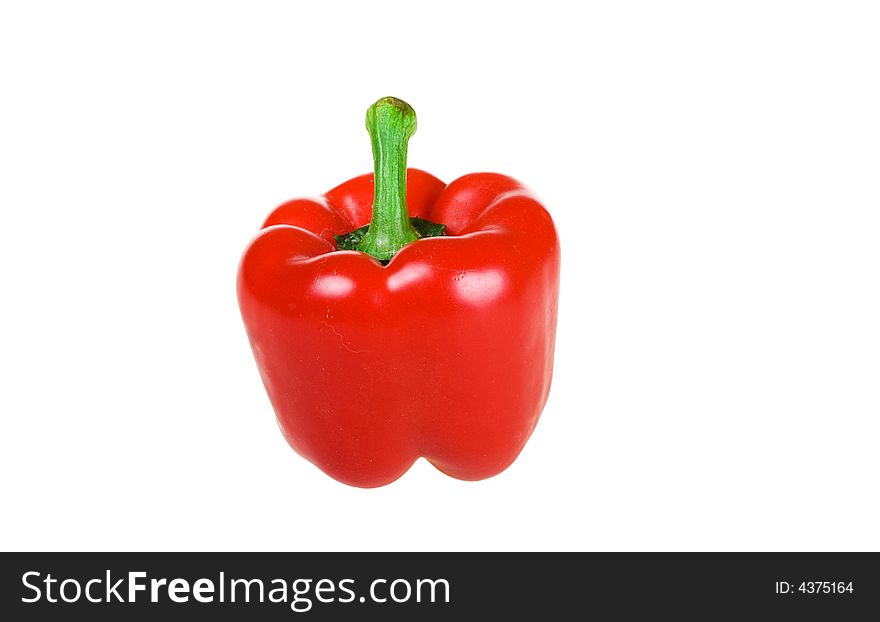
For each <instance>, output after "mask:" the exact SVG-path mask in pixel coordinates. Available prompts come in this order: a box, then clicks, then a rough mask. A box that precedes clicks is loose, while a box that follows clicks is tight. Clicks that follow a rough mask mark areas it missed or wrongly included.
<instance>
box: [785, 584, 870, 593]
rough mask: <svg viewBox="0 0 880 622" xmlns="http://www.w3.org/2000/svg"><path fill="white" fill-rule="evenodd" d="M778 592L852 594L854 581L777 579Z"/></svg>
mask: <svg viewBox="0 0 880 622" xmlns="http://www.w3.org/2000/svg"><path fill="white" fill-rule="evenodd" d="M776 593H777V594H852V593H853V582H852V581H801V582H797V581H777V582H776Z"/></svg>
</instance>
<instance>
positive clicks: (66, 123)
mask: <svg viewBox="0 0 880 622" xmlns="http://www.w3.org/2000/svg"><path fill="white" fill-rule="evenodd" d="M661 4H662V6H661ZM878 17H880V16H878V9H877V8H876V4H872V3H869V2H866V3H847V2H826V3H819V2H736V3H734V2H730V3H717V2H716V3H704V2H675V3H654V2H643V3H635V2H614V3H612V2H608V3H573V2H564V3H562V2H549V1H544V2H538V3H534V2H530V3H522V4H520V3H515V2H493V3H489V2H474V1H470V2H463V3H457V2H446V3H443V4H437V5H434V6H432V7H430V8H428V5H427V4H422V3H416V2H395V1H392V0H382V2H372V3H354V2H352V3H338V2H336V3H334V2H320V3H319V2H315V3H308V7H306V3H293V2H282V3H269V2H257V3H243V2H242V3H237V4H231V3H217V2H212V3H207V2H206V3H195V2H153V3H141V4H140V6H139V7H134V6H132V5H131V3H126V4H125V5H123V4H122V3H112V2H106V3H95V2H83V3H57V4H46V3H24V2H21V3H4V5H3V8H2V10H0V71H2V74H0V81H2V82H0V90H2V97H0V112H2V114H0V214H2V217H0V218H2V221H0V261H2V263H0V266H2V267H0V269H2V290H0V291H2V305H0V314H2V322H0V331H2V332H0V357H2V358H0V363H2V389H0V413H2V424H0V425H2V429H0V444H2V447H0V468H2V475H0V477H2V488H0V498H2V506H3V508H2V512H0V521H2V529H0V548H3V549H110V550H113V549H137V550H142V549H143V550H168V549H196V550H200V549H223V550H236V549H293V550H305V549H318V550H326V549H333V550H337V549H339V550H361V549H366V550H380V549H392V550H414V549H415V550H470V549H479V550H483V549H488V550H496V549H498V550H520V549H526V550H531V549H564V550H581V549H586V550H605V549H610V550H634V549H647V550H668V549H685V550H707V549H712V550H716V549H720V550H800V549H804V550H814V549H819V550H825V549H832V550H836V549H845V550H850V549H851V550H862V549H870V550H877V549H880V530H878V529H877V525H878V524H880V501H878V494H877V489H878V473H880V454H878V445H880V443H878V441H880V423H878V421H880V321H878V320H880V243H878V242H880V177H878V173H880V79H878V76H880V36H878V32H880V19H878ZM392 94H393V95H396V96H398V97H401V98H404V99H406V100H407V101H409V102H410V103H411V104H413V106H414V107H415V108H416V110H417V112H418V114H419V131H418V133H417V134H416V136H415V137H414V139H413V141H412V143H411V146H410V163H411V165H413V166H417V167H420V168H424V169H426V170H429V171H431V172H433V173H434V174H436V175H438V176H439V177H441V178H443V179H445V180H452V179H454V178H455V177H458V176H459V175H462V174H465V173H468V172H472V171H479V170H496V171H501V172H505V173H508V174H510V175H512V176H515V177H518V178H520V179H521V180H523V181H525V182H526V183H527V184H529V185H530V186H532V187H533V188H534V189H535V190H536V191H537V192H538V193H539V195H540V196H541V197H542V198H543V199H544V200H545V202H546V205H547V206H548V209H549V210H550V212H551V213H552V215H553V217H554V219H555V220H556V223H557V226H558V228H559V230H560V233H561V236H562V246H563V275H562V298H561V305H560V320H559V334H558V350H557V351H558V353H557V359H556V364H557V372H556V376H555V380H554V385H553V390H552V392H551V397H550V401H549V403H548V405H547V407H546V409H545V411H544V414H543V417H542V419H541V422H540V424H539V426H538V428H537V430H536V431H535V434H534V436H533V437H532V439H531V441H530V442H529V444H528V445H527V446H526V449H525V451H524V452H523V454H522V455H521V457H520V458H519V459H518V460H517V462H516V463H515V464H514V465H513V466H512V467H511V468H510V469H508V470H507V471H506V472H504V473H503V474H502V475H500V476H498V477H496V478H493V479H491V480H487V481H484V482H480V483H464V482H460V481H457V480H454V479H450V478H448V477H446V476H444V475H442V474H440V473H439V472H437V471H435V470H434V469H433V468H432V467H431V466H430V465H428V464H427V463H425V462H423V461H422V462H419V463H417V464H416V465H415V466H414V467H413V468H412V469H411V471H410V472H409V473H407V474H406V475H405V476H404V477H403V478H402V479H400V480H399V481H398V482H396V483H394V484H393V485H390V486H388V487H386V488H382V489H377V490H360V489H355V488H349V487H346V486H344V485H341V484H339V483H337V482H335V481H333V480H331V479H330V478H329V477H327V476H325V475H324V474H323V473H321V472H320V471H319V470H317V469H316V468H315V467H314V466H312V465H311V464H310V463H308V462H307V461H305V460H304V459H302V458H300V457H299V456H298V455H296V454H295V453H294V452H293V451H292V450H290V449H289V448H288V446H287V445H286V443H285V442H284V440H283V439H282V437H281V435H280V434H279V432H278V429H277V426H276V424H275V421H274V417H273V413H272V410H271V407H270V404H269V402H268V399H267V397H266V395H265V392H264V390H263V388H262V385H261V383H260V380H259V376H258V374H257V371H256V367H255V365H254V362H253V359H252V356H251V353H250V350H249V347H248V344H247V340H246V337H245V334H244V329H243V327H242V323H241V319H240V317H239V315H238V308H237V303H236V299H235V287H234V283H235V272H236V267H237V262H238V259H239V255H240V253H241V251H242V250H243V248H244V246H245V244H246V243H247V241H248V240H249V239H250V237H251V236H252V235H253V234H254V233H255V232H256V229H257V227H258V226H259V224H260V222H261V220H262V219H263V218H264V217H265V216H266V215H267V214H268V212H269V211H270V210H271V209H272V208H273V207H275V206H276V205H277V204H278V203H280V202H282V201H283V200H286V199H288V198H291V197H294V196H298V195H309V194H318V193H321V192H324V191H326V190H327V189H329V188H331V187H332V186H335V185H336V184H338V183H340V182H342V181H344V180H345V179H347V178H349V177H352V176H355V175H357V174H360V173H363V172H366V171H368V170H369V169H370V167H371V165H372V161H371V156H370V150H369V149H370V146H369V140H368V137H367V134H366V131H365V129H364V125H363V123H364V122H363V115H364V111H365V110H366V107H367V106H368V105H369V104H370V103H372V102H373V101H374V100H375V99H377V98H378V97H380V96H384V95H392Z"/></svg>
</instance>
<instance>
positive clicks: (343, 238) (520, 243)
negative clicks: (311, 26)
mask: <svg viewBox="0 0 880 622" xmlns="http://www.w3.org/2000/svg"><path fill="white" fill-rule="evenodd" d="M415 127H416V120H415V113H414V112H413V110H412V108H411V107H410V106H409V105H408V104H406V103H405V102H402V101H400V100H398V99H394V98H390V97H389V98H384V99H381V100H379V101H378V102H376V103H375V104H374V105H373V106H371V107H370V109H369V111H368V112H367V129H368V130H369V132H370V136H371V138H372V145H373V159H374V165H375V169H374V170H375V175H373V174H369V175H362V176H360V177H356V178H354V179H352V180H350V181H348V182H345V183H343V184H342V185H340V186H338V187H336V188H334V189H333V190H331V191H330V192H328V193H327V194H326V195H324V196H322V197H317V198H310V199H294V200H292V201H289V202H287V203H284V204H283V205H281V206H280V207H278V208H277V209H276V210H275V211H273V212H272V213H271V215H270V216H269V217H268V219H267V220H266V221H265V223H264V224H263V228H262V229H261V231H260V232H259V234H258V235H257V236H256V238H254V239H253V241H251V243H250V245H249V246H248V247H247V249H246V250H245V252H244V255H243V257H242V259H241V263H240V266H239V272H238V299H239V304H240V307H241V313H242V317H243V319H244V323H245V327H246V329H247V334H248V338H249V339H250V343H251V347H252V349H253V352H254V357H255V358H256V362H257V367H258V369H259V371H260V374H261V376H262V380H263V383H264V385H265V387H266V390H267V392H268V394H269V398H270V400H271V402H272V405H273V407H274V409H275V413H276V415H277V419H278V423H279V425H280V427H281V431H282V432H283V434H284V436H285V438H286V439H287V441H288V442H289V443H290V445H291V446H292V447H293V449H295V450H296V451H297V452H299V453H300V454H302V455H303V456H304V457H306V458H307V459H309V460H311V461H312V462H313V463H314V464H315V465H317V466H318V467H320V468H321V469H323V470H324V471H325V472H327V473H328V474H329V475H331V476H332V477H334V478H336V479H337V480H339V481H341V482H344V483H346V484H351V485H354V486H362V487H374V486H381V485H384V484H388V483H390V482H392V481H394V480H395V479H397V478H398V477H400V476H401V475H402V474H403V473H405V472H406V470H407V469H408V468H409V467H410V466H411V465H412V463H413V462H414V461H415V460H416V459H417V458H419V457H424V458H426V459H428V460H429V461H430V462H431V463H432V464H434V466H436V467H437V468H438V469H440V470H441V471H443V472H444V473H447V474H448V475H451V476H453V477H457V478H460V479H465V480H477V479H482V478H486V477H490V476H492V475H495V474H497V473H499V472H501V471H503V470H504V469H505V468H506V467H507V466H508V465H510V464H511V462H513V460H514V459H515V458H516V457H517V455H518V454H519V453H520V451H521V450H522V448H523V445H524V444H525V442H526V441H527V440H528V438H529V436H530V435H531V433H532V430H533V429H534V428H535V424H536V423H537V422H538V417H539V416H540V414H541V410H542V409H543V407H544V403H545V401H546V399H547V393H548V391H549V389H550V378H551V374H552V370H553V347H554V341H555V334H556V308H557V299H558V293H559V241H558V238H557V235H556V230H555V228H554V226H553V221H552V220H551V219H550V216H549V214H548V213H547V211H546V210H545V209H544V207H543V206H542V205H541V203H539V202H538V199H536V198H535V196H534V195H533V194H532V193H531V192H530V191H529V190H528V189H527V188H525V187H524V186H523V185H521V184H520V183H518V182H517V181H515V180H513V179H511V178H510V177H506V176H504V175H498V174H495V173H474V174H471V175H465V176H464V177H461V178H459V179H457V180H455V181H453V182H452V183H450V184H449V185H446V184H444V183H443V182H442V181H440V180H439V179H437V178H436V177H434V176H432V175H430V174H428V173H426V172H424V171H420V170H417V169H407V168H406V156H407V145H408V141H409V138H410V136H411V135H412V134H413V132H414V131H415ZM366 225H369V226H368V228H364V227H365V226H366ZM443 225H445V235H438V234H440V233H444V231H443ZM428 236H430V237H428ZM340 248H348V249H355V250H340Z"/></svg>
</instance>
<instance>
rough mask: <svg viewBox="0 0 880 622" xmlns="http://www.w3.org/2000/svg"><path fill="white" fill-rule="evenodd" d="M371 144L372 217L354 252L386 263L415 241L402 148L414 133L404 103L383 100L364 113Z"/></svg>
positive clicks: (411, 114)
mask: <svg viewBox="0 0 880 622" xmlns="http://www.w3.org/2000/svg"><path fill="white" fill-rule="evenodd" d="M367 131H368V132H369V133H370V141H371V142H372V145H373V167H374V172H375V184H374V186H375V187H374V193H373V217H372V220H371V221H370V227H369V229H368V230H367V233H366V235H365V236H364V237H363V239H362V240H361V241H360V243H359V244H358V245H357V250H359V251H361V252H364V253H368V254H370V255H372V256H373V257H375V258H376V259H378V260H380V261H388V260H389V259H391V258H392V257H393V256H394V254H395V253H396V252H397V251H399V250H400V249H401V248H403V247H404V246H406V245H407V244H409V243H410V242H414V241H416V240H418V239H419V234H418V232H417V231H416V230H415V229H414V228H413V226H412V224H410V220H409V213H408V212H407V207H406V149H407V144H408V143H409V139H410V137H411V136H412V135H413V134H414V133H415V131H416V113H415V110H413V109H412V107H411V106H410V105H409V104H407V103H406V102H405V101H402V100H400V99H397V98H395V97H383V98H382V99H380V100H379V101H377V102H376V103H375V104H373V105H372V106H370V108H369V110H367Z"/></svg>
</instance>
